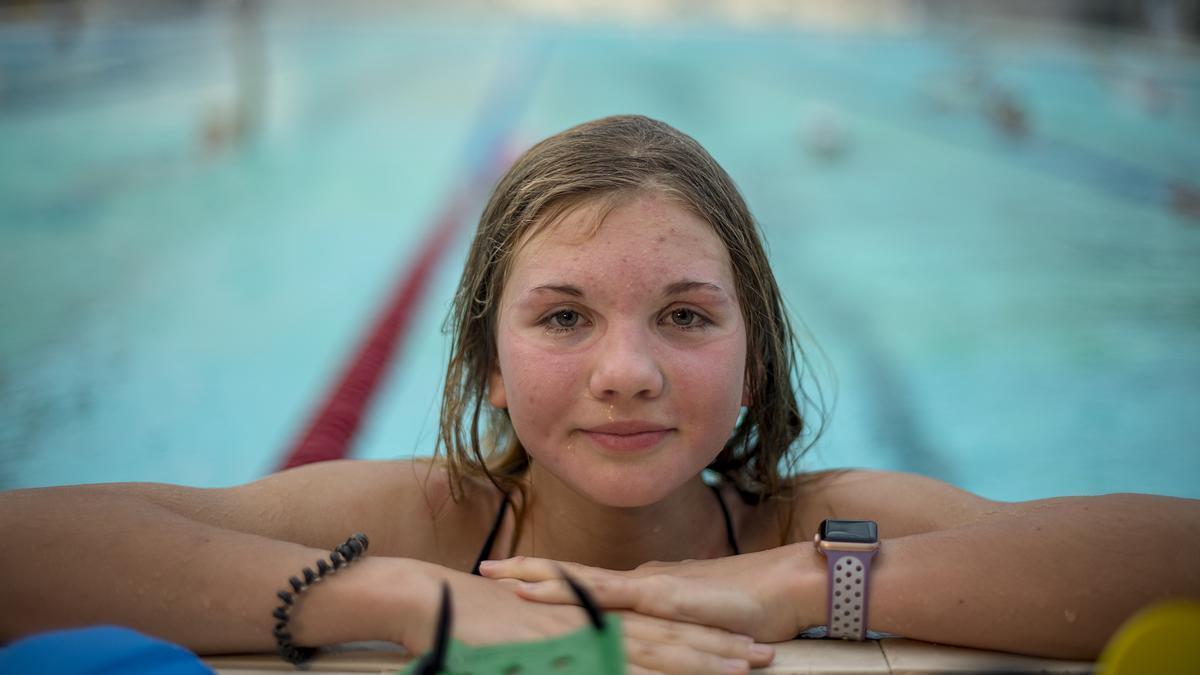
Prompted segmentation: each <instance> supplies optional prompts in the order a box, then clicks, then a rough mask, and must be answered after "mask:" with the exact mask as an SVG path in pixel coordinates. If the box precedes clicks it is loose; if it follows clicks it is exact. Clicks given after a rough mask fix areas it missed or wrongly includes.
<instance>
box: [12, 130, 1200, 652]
mask: <svg viewBox="0 0 1200 675" xmlns="http://www.w3.org/2000/svg"><path fill="white" fill-rule="evenodd" d="M452 326H453V329H454V331H453V332H454V337H453V349H452V356H451V359H450V363H449V368H448V371H447V378H446V382H447V384H446V390H445V394H444V399H443V405H442V415H441V435H440V444H439V445H440V447H439V449H440V451H441V452H440V454H439V458H438V459H436V460H435V461H432V462H426V461H395V462H363V461H343V462H327V463H322V464H317V465H310V466H305V467H301V468H297V469H293V470H290V471H285V472H282V473H279V474H276V475H272V476H268V477H266V478H264V479H262V480H259V481H257V482H254V483H251V484H248V485H243V486H238V487H233V488H227V489H194V488H187V487H180V486H171V485H154V484H121V485H89V486H75V487H61V488H48V489H43V490H26V491H17V492H10V493H7V494H4V495H0V519H2V521H3V525H2V527H3V530H2V531H3V533H4V536H5V538H6V539H7V540H8V541H9V542H10V543H11V545H10V548H9V551H10V553H9V554H8V555H7V556H6V565H5V571H6V574H5V575H4V578H5V581H4V582H3V583H2V584H0V605H3V606H4V607H6V608H17V609H18V610H19V611H5V612H4V613H3V616H2V618H0V639H4V640H11V639H13V638H15V637H18V636H21V635H25V634H28V633H31V632H35V631H41V630H46V629H50V628H58V627H64V626H72V625H86V624H92V623H101V622H104V623H118V624H122V625H127V626H132V627H135V628H138V629H140V630H142V631H145V632H148V633H151V634H154V635H158V636H161V637H164V638H166V639H169V640H173V641H176V642H179V643H182V644H184V645H186V646H188V647H190V648H192V649H194V650H196V651H199V652H209V653H212V652H233V651H266V650H270V649H273V648H274V647H275V644H276V639H275V637H274V636H273V635H272V627H273V622H274V619H272V618H269V615H270V614H271V613H272V610H273V609H274V607H275V606H276V605H278V604H279V602H280V600H279V598H277V597H276V591H277V590H278V589H279V588H281V587H283V586H284V585H285V583H286V582H285V580H286V579H288V577H289V576H293V575H296V573H297V571H298V570H301V569H303V568H304V567H305V566H311V565H312V561H313V560H314V559H316V558H319V557H322V556H323V555H324V554H325V552H327V551H328V549H329V548H330V547H333V546H335V545H336V544H338V543H339V542H342V541H343V540H345V538H346V537H347V536H348V535H349V534H350V533H353V532H356V531H361V532H365V533H367V534H368V535H369V536H370V542H371V555H370V556H369V557H365V558H363V559H361V560H359V561H356V562H355V563H354V565H353V566H352V567H350V568H347V569H346V570H345V571H344V572H339V573H338V574H336V575H334V576H333V577H332V578H329V579H327V580H326V581H325V582H323V583H322V584H320V585H319V586H315V587H313V588H312V589H310V590H307V591H306V592H305V593H304V594H303V601H302V602H300V603H297V604H296V606H295V608H294V609H292V610H291V614H290V624H289V625H288V630H289V631H290V639H291V641H292V642H293V643H294V644H297V645H322V644H330V643H336V642H345V641H355V640H371V639H382V640H392V641H396V642H399V643H402V644H404V645H406V646H408V647H410V648H411V649H413V650H416V651H422V650H424V649H425V648H427V647H428V646H429V644H430V640H431V637H432V634H433V628H432V626H433V623H434V617H435V615H436V614H437V609H438V601H439V598H440V595H439V587H440V584H441V582H442V581H443V580H444V581H445V582H447V583H448V584H449V587H450V589H451V591H452V593H453V598H454V606H453V611H454V615H455V618H454V635H455V637H457V638H458V639H460V640H462V641H465V642H468V643H473V644H484V643H492V642H504V641H521V640H534V639H539V638H543V637H548V636H553V635H558V634H562V633H564V632H567V631H570V630H572V629H574V628H576V627H578V626H581V625H583V623H584V621H585V619H584V616H583V615H582V614H581V613H580V612H579V611H578V608H575V607H569V606H565V605H564V604H560V603H565V602H572V601H574V599H575V596H574V595H573V594H571V593H570V592H569V591H568V590H567V589H566V587H565V586H564V585H563V583H562V582H561V581H559V580H558V579H559V576H558V570H559V569H560V566H561V568H565V569H566V570H567V571H568V572H570V573H572V574H573V576H575V577H576V578H579V579H580V580H582V581H583V582H584V584H585V585H586V586H587V587H588V588H589V589H590V590H591V592H592V593H593V595H594V596H595V598H596V600H597V601H598V602H599V603H600V604H601V605H603V606H605V607H608V608H610V609H613V610H615V611H619V612H620V613H621V615H622V617H623V621H622V627H623V630H624V634H625V645H626V650H625V651H626V656H627V659H628V661H629V664H630V672H633V673H647V672H664V673H725V672H745V671H746V670H747V669H748V668H749V667H751V666H761V665H765V664H766V663H768V662H769V661H770V659H771V656H772V652H771V649H770V648H769V647H766V646H765V645H763V644H761V643H765V642H776V641H781V640H787V639H790V638H792V637H794V636H795V635H797V634H798V633H800V632H801V631H803V630H805V629H808V628H811V627H814V626H826V625H830V624H832V625H831V627H830V631H831V632H832V633H833V634H835V635H844V636H847V637H851V638H857V637H861V636H862V634H863V632H864V631H865V630H866V629H871V630H874V631H882V632H887V633H893V634H900V635H905V636H909V637H914V638H919V639H924V640H931V641H937V642H942V643H951V644H959V645H967V646H974V647H984V648H991V649H1001V650H1010V651H1017V652H1025V653H1031V654H1039V655H1047V656H1057V657H1071V658H1093V657H1095V656H1096V655H1097V653H1098V651H1099V650H1100V648H1101V646H1102V645H1103V644H1104V643H1105V641H1106V640H1107V638H1108V637H1109V636H1110V635H1111V634H1112V633H1113V631H1114V630H1115V629H1116V627H1117V626H1118V625H1119V624H1120V622H1121V621H1122V620H1124V619H1125V618H1126V617H1128V616H1129V615H1130V614H1131V613H1133V612H1134V611H1135V610H1137V609H1138V608H1140V607H1142V606H1144V605H1146V604H1148V603H1151V602H1155V601H1157V600H1161V599H1165V598H1171V597H1177V596H1196V595H1200V573H1198V572H1197V570H1198V569H1200V565H1198V564H1197V561H1200V503H1198V502H1196V501H1192V500H1184V499H1174V498H1169V497H1158V496H1149V495H1127V494H1125V495H1107V496H1103V497H1067V498H1060V499H1048V500H1039V501H1034V502H1027V503H1000V502H993V501H989V500H986V499H983V498H981V497H978V496H976V495H973V494H970V493H967V492H964V491H962V490H959V489H957V488H954V487H952V486H950V485H946V484H944V483H940V482H938V481H935V480H932V479H928V478H923V477H920V476H915V475H910V474H902V473H889V472H879V471H860V470H854V471H839V472H826V473H820V474H799V473H796V472H795V471H794V470H793V467H794V465H795V460H796V458H797V456H798V454H800V453H801V452H802V448H801V447H800V446H799V445H798V443H797V441H798V439H801V437H802V435H804V434H805V433H806V432H808V431H810V428H809V427H810V420H809V419H808V417H807V416H806V414H805V412H806V411H805V407H804V406H802V405H801V403H802V402H804V401H805V400H806V399H805V398H804V397H803V394H802V393H799V392H798V388H797V386H796V382H797V378H796V371H797V368H796V364H795V362H794V360H793V354H794V347H795V340H794V338H793V334H792V330H791V328H790V325H789V322H788V319H787V315H786V313H785V311H784V308H783V303H782V301H781V298H780V294H779V291H778V289H777V287H776V284H775V280H774V278H773V276H772V273H771V271H770V267H769V265H768V263H767V258H766V255H765V254H764V251H763V247H762V244H761V242H760V239H759V236H758V233H757V229H756V227H755V224H754V221H753V219H752V217H751V215H750V213H749V211H748V209H747V208H746V205H745V203H744V202H743V200H742V198H741V196H740V195H739V193H738V191H737V189H736V187H735V186H734V184H733V182H732V181H731V180H730V178H729V177H728V176H727V175H726V173H725V172H724V171H723V170H722V169H721V168H720V167H719V166H718V165H717V164H716V162H715V161H714V160H713V159H712V158H711V157H710V156H709V155H708V153H707V152H705V151H704V149H703V148H701V147H700V146H699V145H698V144H697V143H696V142H695V141H694V140H692V139H691V138H689V137H688V136H686V135H684V134H682V133H680V132H678V131H676V130H675V129H672V128H671V127H669V126H667V125H665V124H663V123H661V122H656V121H654V120H650V119H647V118H644V117H637V116H622V117H612V118H606V119H602V120H597V121H594V122H590V123H587V124H583V125H580V126H578V127H574V128H572V129H568V130H567V131H564V132H562V133H560V134H558V135H556V136H553V137H551V138H549V139H547V140H545V141H543V142H541V143H539V144H538V145H536V146H534V147H533V148H532V149H530V150H529V151H528V152H527V153H525V155H524V156H522V157H521V158H520V159H519V160H518V161H517V162H516V164H515V165H514V166H513V167H512V168H511V169H510V170H509V171H508V173H507V174H506V175H505V176H504V178H503V179H502V180H501V181H500V183H499V184H498V185H497V187H496V189H495V191H494V193H493V195H492V198H491V200H490V202H489V203H488V205H487V208H486V210H485V212H484V214H483V217H482V219H481V220H480V225H479V229H478V232H477V233H476V236H475V240H474V243H473V244H472V246H471V250H470V253H469V256H468V259H467V264H466V268H465V270H464V273H463V278H462V282H461V285H460V287H459V291H458V294H457V296H456V298H455V306H454V310H453V316H452ZM798 395H799V396H800V398H799V400H798V398H797V397H798ZM705 469H709V470H711V471H712V472H714V474H716V475H718V476H720V482H719V484H718V485H716V486H714V487H712V488H710V487H709V486H708V485H706V484H705V482H704V481H703V480H702V477H701V474H702V472H703V471H704V470H705ZM848 521H854V522H848ZM863 521H874V523H875V524H877V533H878V537H873V536H872V534H873V531H872V527H871V526H868V525H866V524H865V523H864V522H863ZM823 522H824V526H822V523H823ZM818 530H821V532H822V534H823V538H822V541H821V542H820V543H819V545H818V544H817V543H814V541H813V535H814V533H816V532H818ZM879 538H881V539H879ZM512 556H517V557H512ZM492 558H508V559H507V560H495V561H490V562H488V561H487V559H492ZM654 561H663V562H654ZM827 561H832V562H827ZM835 564H836V565H845V567H844V568H838V569H836V570H835V569H834V565H835ZM473 571H478V572H481V573H482V574H483V576H482V577H481V576H479V575H478V574H472V572H473ZM843 574H844V575H846V576H843ZM485 577H490V578H485ZM497 579H499V580H501V581H497ZM512 580H521V581H523V582H530V583H522V584H518V583H516V582H514V581H512ZM843 589H844V590H845V591H846V593H845V595H844V596H843V595H841V593H842V590H843ZM843 601H845V605H844V610H843V608H842V607H843V605H842V602H843ZM835 605H836V606H837V608H838V610H837V611H838V612H839V615H838V616H834V617H831V616H830V615H829V611H830V609H831V608H832V607H834V606H835ZM842 611H844V612H845V614H840V612H842ZM831 618H832V621H831Z"/></svg>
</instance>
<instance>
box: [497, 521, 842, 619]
mask: <svg viewBox="0 0 1200 675" xmlns="http://www.w3.org/2000/svg"><path fill="white" fill-rule="evenodd" d="M803 546H804V544H793V545H789V546H784V547H780V548H777V549H771V550H767V551H759V552H757V553H748V554H744V555H738V556H730V557H727V558H717V559H713V560H684V561H682V562H674V563H660V562H650V563H645V564H643V565H640V566H638V567H637V568H636V569H633V570H629V571H627V572H620V571H613V570H606V569H601V568H597V567H588V566H586V565H579V564H576V563H564V562H556V561H553V560H547V559H544V558H529V557H524V556H520V557H516V558H509V559H507V560H495V561H486V562H484V563H483V564H482V565H481V567H480V572H481V573H482V574H483V576H485V577H490V578H492V579H515V580H518V581H521V582H525V583H521V584H519V585H518V587H517V593H518V595H520V596H521V597H523V598H526V599H528V600H536V601H539V602H548V603H558V604H563V603H569V604H575V602H576V601H575V596H574V594H573V593H572V592H571V589H570V588H569V587H568V586H567V584H566V582H564V581H563V580H562V577H561V575H560V573H559V569H562V570H565V571H566V572H567V573H568V574H570V575H571V576H573V577H575V578H576V579H578V580H580V581H582V582H583V583H584V584H586V585H587V587H588V589H589V590H590V591H591V592H592V595H593V596H594V597H595V599H596V602H597V604H599V605H600V606H601V607H604V608H606V609H628V610H632V611H635V612H637V613H639V614H645V615H649V616H657V617H662V618H664V619H672V620H676V621H687V622H690V623H697V624H703V625H706V626H713V627H715V628H723V629H725V630H728V631H732V632H734V633H741V634H744V635H749V636H750V637H752V638H754V639H755V640H756V641H758V642H782V641H784V640H791V639H792V638H794V637H796V635H797V634H798V633H800V631H802V630H804V629H805V628H808V627H809V626H812V625H815V624H817V623H819V622H820V613H821V612H822V611H824V607H823V606H821V607H817V606H816V605H819V604H820V602H819V600H818V599H816V598H813V599H808V598H807V597H806V596H807V595H810V594H808V593H806V592H805V590H806V584H804V583H803V580H804V579H805V578H810V579H811V578H812V575H811V572H812V571H813V570H814V569H815V570H817V572H819V573H820V574H824V569H823V568H820V567H819V566H818V567H814V562H812V561H811V560H810V558H815V556H814V555H813V554H812V551H811V550H809V551H802V550H799V549H800V548H801V547H803ZM809 549H811V545H809ZM805 553H808V555H805ZM807 587H808V588H812V585H811V584H809V585H807ZM817 588H819V586H817ZM807 605H812V606H807Z"/></svg>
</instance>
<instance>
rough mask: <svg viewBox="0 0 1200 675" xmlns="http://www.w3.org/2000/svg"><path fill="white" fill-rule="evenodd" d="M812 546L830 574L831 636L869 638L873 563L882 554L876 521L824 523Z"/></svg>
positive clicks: (833, 521)
mask: <svg viewBox="0 0 1200 675" xmlns="http://www.w3.org/2000/svg"><path fill="white" fill-rule="evenodd" d="M813 545H814V546H815V547H816V549H817V550H818V551H820V552H821V555H823V556H825V560H826V566H827V568H828V570H829V596H828V597H829V634H828V636H829V637H831V638H842V639H844V640H862V639H864V638H865V637H866V635H867V593H868V592H869V591H870V585H869V580H870V577H871V559H872V558H874V557H875V554H876V553H878V552H879V528H878V526H877V525H876V524H875V521H873V520H824V521H821V527H820V528H819V529H818V530H817V536H816V537H814V538H813Z"/></svg>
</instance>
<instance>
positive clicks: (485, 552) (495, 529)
mask: <svg viewBox="0 0 1200 675" xmlns="http://www.w3.org/2000/svg"><path fill="white" fill-rule="evenodd" d="M708 487H709V488H710V489H711V490H712V491H713V494H714V495H715V496H716V498H717V504H719V505H720V506H721V516H722V517H723V518H724V519H725V537H726V538H727V539H728V540H729V548H730V550H732V551H733V554H734V555H741V553H742V550H741V549H740V548H738V543H737V535H736V534H734V531H733V518H731V517H730V516H729V507H728V506H726V505H725V498H724V497H722V496H721V488H719V487H717V486H716V485H709V486H708ZM507 512H508V495H507V494H505V495H504V497H503V498H502V499H501V500H500V508H499V509H498V510H497V511H496V520H495V522H493V523H492V530H491V531H490V532H488V536H487V539H485V540H484V542H483V548H482V549H480V551H479V556H478V557H476V558H475V564H474V565H473V566H472V567H471V574H474V575H475V576H480V575H479V564H480V563H482V562H483V561H484V560H487V559H488V556H490V555H491V554H492V546H494V545H495V544H496V535H497V534H499V533H500V524H501V523H503V522H504V514H505V513H507Z"/></svg>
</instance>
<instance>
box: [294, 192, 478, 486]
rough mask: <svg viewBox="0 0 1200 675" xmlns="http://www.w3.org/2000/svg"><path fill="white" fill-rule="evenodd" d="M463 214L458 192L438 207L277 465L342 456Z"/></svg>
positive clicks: (464, 209)
mask: <svg viewBox="0 0 1200 675" xmlns="http://www.w3.org/2000/svg"><path fill="white" fill-rule="evenodd" d="M467 214H468V200H467V199H466V198H463V197H460V198H458V199H455V200H453V201H452V202H451V203H450V204H449V206H448V207H447V208H446V210H445V211H444V212H443V214H442V216H441V218H440V219H439V220H438V223H437V225H436V226H435V228H434V230H433V232H432V233H431V234H430V236H429V237H428V239H426V240H425V242H424V244H423V245H422V247H421V250H420V253H419V255H418V257H417V259H416V263H415V264H413V265H412V266H411V267H409V268H408V269H407V270H406V271H405V273H404V274H402V275H401V277H400V279H399V280H398V283H397V284H396V286H395V288H394V290H393V291H392V293H391V295H390V296H389V299H388V301H387V303H386V304H385V305H384V306H383V308H382V309H381V311H380V313H379V314H378V316H377V317H376V319H375V321H374V324H373V325H372V327H371V329H370V330H369V331H368V332H367V334H366V335H365V336H364V339H363V340H362V341H361V343H360V345H359V348H358V349H357V350H355V352H354V355H353V358H351V359H350V361H349V362H348V364H347V366H346V367H345V369H344V370H343V371H342V375H341V377H340V378H338V381H337V385H336V386H334V387H333V388H332V389H331V390H330V391H329V393H328V394H326V396H325V399H324V401H323V403H322V404H321V406H320V407H319V408H318V410H317V412H316V413H315V414H314V415H313V416H312V419H311V420H310V421H309V423H308V424H307V426H306V427H305V429H304V431H303V433H301V434H300V437H299V439H298V440H297V441H296V442H295V443H294V444H293V445H292V447H291V449H290V450H289V451H288V453H287V456H286V458H285V459H284V461H283V463H282V464H281V465H280V468H281V469H290V468H292V467H295V466H301V465H303V464H310V463H312V462H322V461H326V460H330V459H341V458H343V457H345V456H346V455H347V453H348V452H349V449H350V444H351V441H352V440H353V439H354V436H355V434H357V433H358V429H359V427H360V426H361V424H362V421H363V418H364V417H365V413H366V410H367V408H368V406H369V405H370V402H371V399H372V398H373V397H374V395H375V393H376V391H377V390H378V388H379V384H380V382H381V381H382V379H383V375H384V373H386V372H387V370H388V366H389V365H390V364H391V362H392V359H393V358H394V357H395V355H396V353H398V352H399V348H400V346H401V345H402V344H403V342H404V338H405V337H406V336H407V334H408V328H409V325H410V324H411V323H412V318H413V315H414V314H415V313H416V309H417V306H418V305H419V303H420V300H421V298H422V296H423V295H424V294H425V293H424V292H425V289H426V287H428V285H429V280H430V278H431V277H432V276H433V272H434V270H435V269H436V268H437V265H438V263H439V262H440V261H441V259H442V258H443V257H444V254H445V252H446V249H447V248H449V245H450V242H451V241H453V239H454V234H455V233H456V232H457V231H458V228H459V226H460V225H461V224H462V223H463V222H464V221H465V220H466V217H467Z"/></svg>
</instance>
